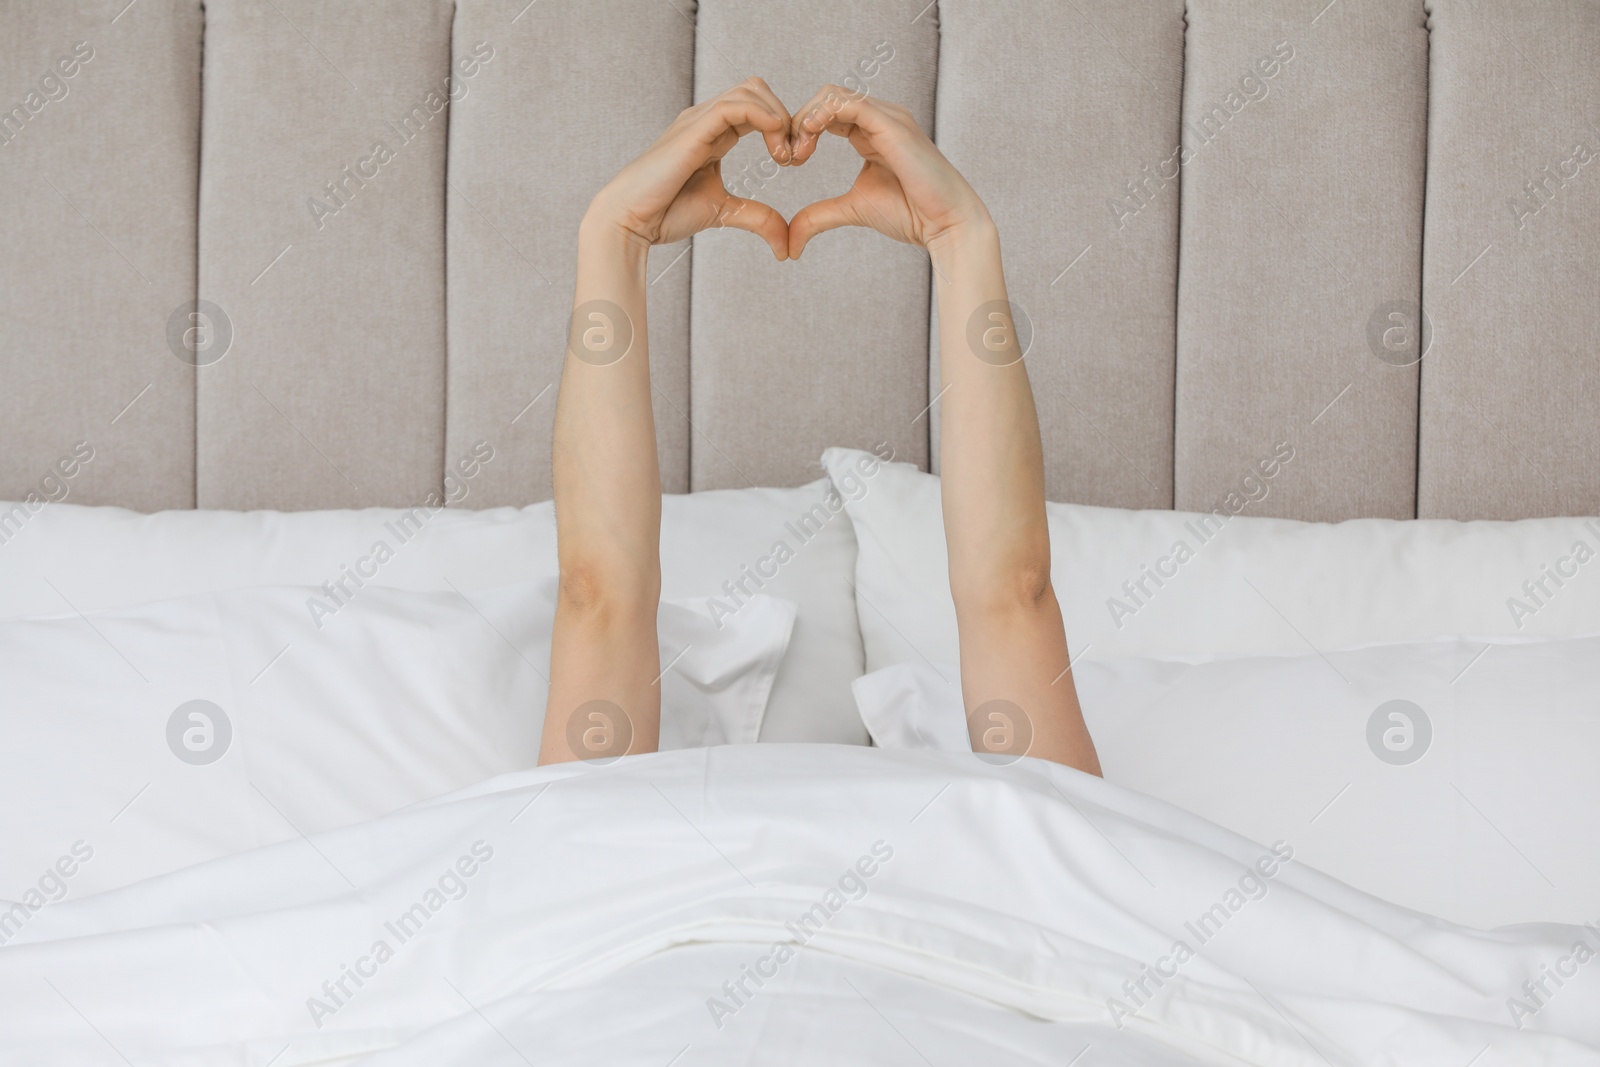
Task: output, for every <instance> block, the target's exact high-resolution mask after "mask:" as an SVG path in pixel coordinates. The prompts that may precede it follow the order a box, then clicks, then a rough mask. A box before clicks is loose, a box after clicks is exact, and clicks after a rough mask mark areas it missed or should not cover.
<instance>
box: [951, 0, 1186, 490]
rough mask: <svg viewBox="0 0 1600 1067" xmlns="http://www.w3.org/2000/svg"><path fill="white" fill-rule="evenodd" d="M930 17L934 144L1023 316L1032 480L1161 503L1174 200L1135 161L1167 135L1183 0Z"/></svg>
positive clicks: (986, 4)
mask: <svg viewBox="0 0 1600 1067" xmlns="http://www.w3.org/2000/svg"><path fill="white" fill-rule="evenodd" d="M939 13H940V18H941V20H942V26H943V40H942V43H941V47H940V53H939V121H938V127H937V131H938V140H939V144H940V147H941V148H943V149H944V152H945V154H946V155H947V156H949V157H950V160H951V162H952V163H954V164H955V165H956V166H957V167H958V168H959V169H960V170H961V172H962V173H963V174H965V175H966V176H967V178H968V180H970V181H971V182H972V183H973V185H974V187H975V188H977V189H978V190H979V191H980V193H981V194H982V195H983V197H984V199H985V202H986V203H987V204H988V205H989V209H990V213H991V214H992V215H993V216H994V218H995V222H996V224H997V225H998V226H999V227H1000V239H1001V243H1002V248H1003V249H1004V254H1005V264H1006V285H1007V290H1008V292H1009V294H1010V298H1011V301H1012V303H1014V304H1018V305H1020V306H1021V307H1022V308H1024V309H1025V310H1026V311H1027V314H1028V317H1029V319H1030V320H1031V321H1032V323H1033V344H1032V346H1031V348H1030V349H1029V352H1028V355H1027V361H1028V375H1029V379H1030V381H1031V382H1032V383H1033V390H1034V396H1035V400H1036V403H1037V404H1038V408H1039V424H1040V432H1041V436H1042V437H1043V439H1044V449H1045V455H1046V456H1049V457H1050V463H1049V467H1048V470H1047V472H1046V485H1045V489H1046V492H1047V494H1048V495H1049V497H1050V499H1052V500H1072V501H1077V502H1080V503H1085V504H1102V505H1107V506H1119V507H1146V508H1167V507H1171V506H1172V388H1173V385H1172V371H1173V358H1172V344H1173V337H1174V328H1175V315H1176V311H1177V277H1178V204H1179V196H1178V188H1177V185H1176V184H1175V183H1168V184H1167V185H1166V187H1165V188H1161V187H1160V185H1159V183H1156V182H1151V181H1150V180H1149V179H1148V178H1147V174H1149V173H1151V172H1154V171H1156V170H1157V169H1158V168H1159V164H1160V162H1161V161H1162V160H1164V159H1166V158H1167V157H1168V156H1170V155H1171V154H1172V151H1173V149H1174V147H1175V146H1176V145H1177V143H1178V102H1179V97H1180V93H1181V90H1182V80H1183V29H1184V27H1183V3H1182V0H1160V2H1146V3H1140V4H1128V3H1126V2H1124V0H1076V2H1074V3H1070V4H1040V3H1035V2H1033V0H1004V2H1003V3H996V2H993V0H946V2H944V3H942V4H940V6H939ZM1019 28H1025V29H1026V32H1023V33H1019V32H1017V31H1018V29H1019ZM1047 131H1048V132H1047ZM1019 164H1020V165H1019ZM1147 168H1148V169H1147ZM1135 189H1137V190H1138V195H1137V197H1136V196H1135V194H1134V191H1133V190H1135ZM934 342H935V343H934V346H933V350H932V358H933V365H934V368H935V371H934V374H933V382H934V386H933V389H934V395H937V392H938V388H939V386H938V384H937V383H938V380H939V378H938V371H937V368H938V344H937V337H936V338H935V339H934ZM929 399H932V396H930V397H929ZM937 414H938V408H937V406H936V407H935V409H934V415H935V419H936V420H937ZM935 429H937V421H935Z"/></svg>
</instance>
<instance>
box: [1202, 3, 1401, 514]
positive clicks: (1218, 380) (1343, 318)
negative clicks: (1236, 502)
mask: <svg viewBox="0 0 1600 1067" xmlns="http://www.w3.org/2000/svg"><path fill="white" fill-rule="evenodd" d="M1319 9H1320V10H1319ZM1188 19H1189V39H1188V65H1187V71H1186V74H1185V77H1184V103H1183V115H1184V133H1183V137H1184V146H1185V148H1186V149H1187V150H1188V153H1189V162H1187V163H1186V164H1184V165H1183V166H1182V168H1181V170H1182V183H1183V209H1182V212H1183V214H1182V232H1183V237H1182V256H1181V262H1180V265H1179V285H1178V346H1177V347H1178V370H1177V415H1176V429H1177V451H1176V458H1175V464H1176V480H1177V495H1176V502H1177V506H1178V507H1179V508H1181V509H1195V510H1209V509H1211V508H1212V507H1214V506H1216V505H1217V504H1218V502H1219V501H1220V500H1222V499H1223V498H1224V497H1225V495H1226V494H1227V493H1229V492H1230V491H1238V492H1239V493H1240V494H1241V497H1240V499H1242V498H1243V496H1244V494H1246V492H1249V493H1250V494H1251V495H1254V496H1256V497H1258V499H1257V500H1256V501H1255V502H1254V503H1251V504H1249V505H1248V513H1249V514H1253V515H1280V516H1288V517H1291V518H1297V519H1311V520H1335V519H1346V518H1353V517H1357V516H1378V517H1387V518H1409V517H1410V516H1411V515H1412V514H1414V508H1415V488H1416V477H1415V471H1416V413H1417V369H1416V366H1415V364H1414V363H1412V364H1411V365H1408V366H1407V365H1396V364H1401V363H1404V362H1406V361H1407V360H1408V359H1409V358H1410V357H1409V356H1407V355H1406V353H1405V352H1404V346H1403V344H1401V343H1400V341H1401V338H1402V333H1403V329H1404V327H1403V326H1401V327H1400V329H1399V331H1398V332H1388V333H1386V332H1385V331H1386V330H1391V327H1392V326H1393V325H1394V323H1393V322H1392V321H1391V320H1390V319H1389V318H1388V316H1389V315H1390V314H1391V312H1392V311H1393V310H1394V309H1396V308H1399V309H1409V314H1410V315H1411V316H1413V317H1414V316H1415V313H1416V306H1417V302H1418V300H1419V299H1420V288H1421V286H1420V270H1421V241H1422V189H1423V176H1424V170H1425V152H1426V129H1427V62H1428V39H1427V33H1426V30H1425V28H1424V26H1423V11H1422V5H1421V2H1420V0H1394V2H1382V3H1378V2H1371V0H1368V2H1356V0H1344V2H1339V3H1333V4H1329V5H1326V6H1324V5H1322V4H1318V3H1306V2H1304V0H1191V2H1190V5H1189V15H1188ZM1246 78H1249V79H1250V80H1249V81H1246V80H1245V79H1246ZM1391 305H1392V307H1391ZM1400 313H1401V314H1402V318H1404V312H1403V311H1402V312H1400ZM1375 316H1376V321H1377V322H1379V323H1380V324H1381V325H1380V326H1379V327H1378V328H1377V329H1376V330H1375V334H1376V336H1377V337H1378V338H1379V339H1380V340H1381V339H1382V338H1385V337H1387V338H1389V340H1390V341H1391V342H1393V349H1392V350H1391V349H1389V348H1384V347H1383V346H1382V345H1381V344H1379V345H1378V346H1376V347H1375V346H1374V345H1372V344H1370V343H1369V341H1368V332H1369V330H1368V326H1369V322H1373V321H1374V320H1375ZM1380 353H1381V354H1382V356H1383V357H1385V358H1380ZM1290 448H1292V449H1293V459H1292V460H1290V461H1288V462H1287V463H1282V462H1281V460H1279V459H1278V457H1277V456H1276V455H1275V453H1279V452H1286V450H1287V449H1290ZM1267 470H1270V471H1272V472H1273V476H1272V477H1270V478H1267V479H1264V480H1263V479H1262V477H1261V472H1263V471H1267ZM1251 476H1254V477H1252V480H1251V482H1250V483H1249V485H1250V486H1251V487H1257V486H1259V488H1250V489H1248V490H1247V488H1246V483H1245V479H1246V478H1247V477H1251ZM1263 492H1264V493H1265V495H1264V496H1262V495H1261V494H1262V493H1263Z"/></svg>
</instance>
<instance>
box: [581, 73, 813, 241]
mask: <svg viewBox="0 0 1600 1067" xmlns="http://www.w3.org/2000/svg"><path fill="white" fill-rule="evenodd" d="M789 126H790V124H789V112H788V109H787V108H785V107H784V106H783V102H782V101H780V100H779V99H778V97H777V94H776V93H774V92H773V91H772V89H771V88H769V87H768V85H767V83H766V82H764V81H762V80H761V79H760V78H750V79H749V80H748V81H745V82H742V83H740V84H739V85H736V86H734V87H733V88H732V89H729V90H728V91H727V92H724V93H722V94H721V95H719V96H715V97H712V98H711V99H710V100H707V101H705V102H704V103H701V104H696V105H695V106H694V107H691V108H689V109H687V110H685V111H683V112H682V113H680V114H679V115H678V117H677V118H676V119H674V120H673V122H672V125H670V126H668V127H667V130H666V132H665V133H663V134H662V135H661V136H660V137H658V138H656V140H655V143H654V144H652V145H651V146H650V147H649V148H647V149H645V151H644V154H643V155H641V156H639V158H638V159H635V160H634V161H633V162H631V163H629V164H628V165H627V166H626V167H623V168H622V170H621V171H620V172H619V173H618V174H617V176H616V177H615V178H612V179H611V181H610V182H608V183H607V184H606V186H605V188H603V189H601V190H600V192H599V193H598V194H597V195H596V196H595V198H594V200H593V201H592V202H591V203H590V205H589V210H588V213H587V214H586V215H585V216H584V222H583V224H584V227H585V228H586V229H587V228H589V227H592V226H600V227H605V228H612V229H614V230H615V231H616V232H619V233H621V234H622V235H623V236H624V237H627V238H629V239H632V240H637V241H642V242H644V243H645V244H646V245H657V244H672V243H674V242H676V241H683V240H686V239H688V238H689V237H692V236H694V235H695V234H696V233H699V232H700V231H701V230H705V229H711V228H713V227H719V226H731V227H733V228H735V229H740V230H748V231H750V232H751V233H753V234H756V235H757V236H759V237H761V238H762V239H763V240H765V241H766V242H767V244H768V245H769V246H770V247H771V248H772V254H773V255H774V256H776V257H777V258H778V259H788V258H789V226H788V223H786V222H785V221H784V219H783V216H782V215H779V214H778V213H777V212H776V211H774V210H773V209H772V208H771V207H769V206H768V205H766V204H763V203H761V202H760V201H757V200H746V199H744V198H743V197H738V196H734V195H733V194H732V193H730V192H728V190H727V188H726V187H725V186H724V185H723V184H722V157H723V156H725V155H727V154H728V152H729V151H730V150H731V149H732V148H733V146H734V145H735V144H737V143H738V142H739V139H740V138H741V137H743V136H744V135H745V134H747V133H750V132H751V131H752V130H755V131H759V132H760V133H761V136H762V140H764V141H765V142H766V145H767V152H768V154H769V155H771V156H772V159H773V161H774V162H776V163H777V164H778V165H779V166H786V165H788V164H789V162H790V161H791V160H792V159H793V158H794V152H793V149H792V147H791V145H790V143H789Z"/></svg>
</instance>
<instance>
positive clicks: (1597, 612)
mask: <svg viewBox="0 0 1600 1067" xmlns="http://www.w3.org/2000/svg"><path fill="white" fill-rule="evenodd" d="M823 463H824V465H825V466H826V467H827V469H828V472H829V474H830V476H831V477H832V478H833V480H834V481H835V483H836V484H838V485H839V486H840V488H841V491H842V493H843V495H844V498H845V500H846V509H847V511H848V512H849V515H850V519H851V522H852V524H853V525H854V526H855V532H856V540H857V542H858V545H859V552H858V555H857V560H856V588H857V597H858V607H859V609H860V612H859V613H860V620H861V633H862V637H863V639H864V641H865V644H866V669H867V670H868V671H876V670H879V669H881V668H883V667H887V666H890V665H891V664H895V663H911V662H926V661H930V660H931V661H935V662H955V661H956V660H957V659H958V658H959V652H958V649H957V641H956V621H955V607H954V604H953V603H952V601H951V598H950V577H949V563H948V560H947V557H946V554H945V540H944V523H943V521H942V518H941V515H940V510H939V499H940V498H939V479H938V478H937V477H936V476H934V475H931V474H924V473H922V472H920V471H918V470H917V469H916V468H914V467H911V466H909V465H907V464H903V463H890V464H883V463H882V462H881V461H880V460H878V458H877V457H876V456H873V455H870V454H869V453H865V452H858V451H854V450H850V449H840V448H833V449H829V450H828V451H827V452H826V453H824V454H823ZM874 468H876V473H875V474H874V475H873V476H872V477H871V478H870V480H866V479H864V478H863V477H862V471H863V470H866V469H874ZM1293 470H1294V460H1293V459H1292V458H1290V459H1288V460H1286V461H1279V463H1278V465H1277V466H1276V468H1275V471H1276V473H1275V475H1274V477H1276V478H1288V477H1292V476H1293ZM1253 484H1255V485H1257V486H1260V487H1262V488H1261V490H1259V492H1270V487H1271V484H1272V479H1271V478H1266V479H1261V478H1258V479H1256V480H1255V482H1254V483H1253ZM1232 500H1233V502H1234V504H1236V505H1238V506H1240V507H1241V508H1242V509H1243V510H1242V511H1241V513H1240V514H1239V515H1238V516H1236V517H1235V516H1232V515H1231V514H1229V510H1228V509H1225V510H1224V514H1229V517H1228V518H1226V519H1222V518H1217V517H1214V516H1204V517H1202V516H1199V515H1194V514H1190V513H1186V512H1170V511H1124V510H1120V509H1116V508H1096V507H1086V506H1083V505H1077V504H1056V503H1052V504H1049V505H1047V508H1046V510H1047V512H1048V514H1049V520H1050V553H1051V567H1050V573H1051V578H1052V580H1053V582H1054V585H1055V590H1056V595H1057V597H1058V598H1059V599H1060V601H1061V611H1062V615H1063V617H1064V619H1065V622H1066V628H1067V639H1068V644H1069V646H1070V648H1071V651H1072V656H1073V659H1074V661H1075V662H1076V661H1077V660H1078V658H1079V657H1086V658H1088V659H1103V658H1107V657H1116V656H1158V657H1163V658H1167V657H1175V658H1183V659H1191V658H1193V659H1199V658H1205V657H1208V656H1213V655H1276V654H1293V653H1301V652H1306V651H1309V650H1310V649H1311V648H1315V649H1317V650H1319V651H1323V652H1326V651H1328V650H1330V649H1335V648H1351V647H1357V646H1360V645H1371V644H1384V643H1390V642H1397V641H1421V640H1429V639H1432V638H1436V637H1449V636H1472V637H1483V638H1496V639H1519V638H1525V637H1573V636H1578V635H1581V634H1595V633H1600V522H1597V521H1596V520H1593V519H1581V518H1554V519H1528V520H1524V521H1521V522H1454V521H1446V520H1423V521H1417V520H1413V521H1405V522H1400V521H1394V520H1389V519H1358V520H1352V521H1350V522H1342V523H1337V524H1326V523H1306V522H1294V521H1291V520H1288V519H1264V518H1253V517H1250V516H1249V514H1248V509H1249V506H1250V505H1249V501H1248V499H1247V498H1246V497H1244V496H1243V495H1242V494H1240V495H1236V496H1234V497H1233V498H1232ZM1231 506H1233V505H1230V508H1231ZM1201 533H1205V534H1206V539H1205V540H1202V539H1201V537H1200V534H1201ZM1180 542H1181V543H1183V544H1185V545H1187V546H1188V550H1189V555H1188V556H1187V558H1186V559H1185V560H1184V561H1183V562H1181V563H1180V562H1178V561H1177V559H1176V555H1177V554H1175V553H1174V548H1175V547H1176V546H1177V545H1178V544H1179V543H1180ZM1579 546H1582V547H1581V548H1580V547H1579ZM1179 554H1181V553H1179ZM1579 557H1581V558H1579ZM1163 561H1166V562H1163ZM1158 566H1159V567H1160V568H1161V569H1162V570H1165V571H1167V572H1169V574H1170V576H1168V577H1162V576H1161V575H1160V574H1155V577H1150V575H1151V574H1152V573H1154V568H1157V567H1158ZM1558 569H1559V570H1560V571H1562V572H1565V574H1564V576H1563V575H1562V574H1555V575H1554V576H1553V577H1552V572H1554V571H1556V570H1558ZM1158 581H1159V582H1160V583H1161V584H1159V585H1158V584H1157V582H1158ZM1558 581H1559V582H1561V583H1562V584H1560V585H1557V584H1556V583H1557V582H1558ZM1141 582H1142V583H1143V591H1141V590H1140V589H1139V583H1141ZM1124 583H1126V586H1125V584H1124ZM1540 583H1542V586H1543V587H1542V591H1541V588H1540ZM1128 587H1131V588H1132V593H1131V594H1130V592H1129V588H1128Z"/></svg>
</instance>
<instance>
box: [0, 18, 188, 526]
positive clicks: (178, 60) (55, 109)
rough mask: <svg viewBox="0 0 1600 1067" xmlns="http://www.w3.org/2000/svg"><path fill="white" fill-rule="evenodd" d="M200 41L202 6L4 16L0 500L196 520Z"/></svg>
mask: <svg viewBox="0 0 1600 1067" xmlns="http://www.w3.org/2000/svg"><path fill="white" fill-rule="evenodd" d="M200 26H201V22H200V5H199V2H198V0H146V2H145V3H142V4H140V5H138V6H137V7H132V8H123V6H122V5H121V4H85V3H62V2H58V0H10V2H7V3H5V4H3V5H0V203H3V204H4V205H5V207H6V211H5V223H4V232H5V237H4V240H3V241H0V499H12V500H22V499H25V498H26V497H27V496H28V495H29V494H30V493H33V494H35V498H36V499H66V500H70V501H71V502H73V503H75V504H109V503H115V504H122V505H125V506H127V507H133V508H141V509H145V510H157V509H160V508H182V507H193V506H194V372H193V370H192V368H190V367H189V366H188V365H187V364H185V363H183V362H182V361H180V360H179V359H177V358H175V357H174V356H173V354H172V353H171V352H169V351H168V349H167V343H166V331H167V319H168V316H169V315H170V313H171V312H172V311H173V309H174V308H176V307H178V306H179V305H180V304H181V303H182V302H183V301H185V300H187V299H189V298H190V297H192V296H193V294H194V277H195V251H194V240H195V238H194V235H195V159H196V156H197V154H198V151H197V144H198V137H199V120H200V33H201V29H200ZM79 442H84V443H85V444H86V446H87V447H86V448H80V449H78V450H77V451H78V457H79V458H81V457H82V456H84V455H88V454H89V451H88V450H89V449H92V456H93V458H92V459H90V460H89V462H88V463H86V464H84V463H80V462H79V461H78V458H74V456H73V453H74V446H76V445H78V443H79ZM67 470H70V471H71V472H72V473H71V475H70V476H69V477H63V476H62V475H63V473H64V472H65V471H67ZM63 494H64V495H63ZM19 529H20V527H19V526H17V524H16V521H15V518H14V517H13V516H9V515H8V516H7V517H6V518H0V541H3V540H5V539H6V538H9V537H10V536H14V535H15V534H16V533H17V532H18V530H19Z"/></svg>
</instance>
